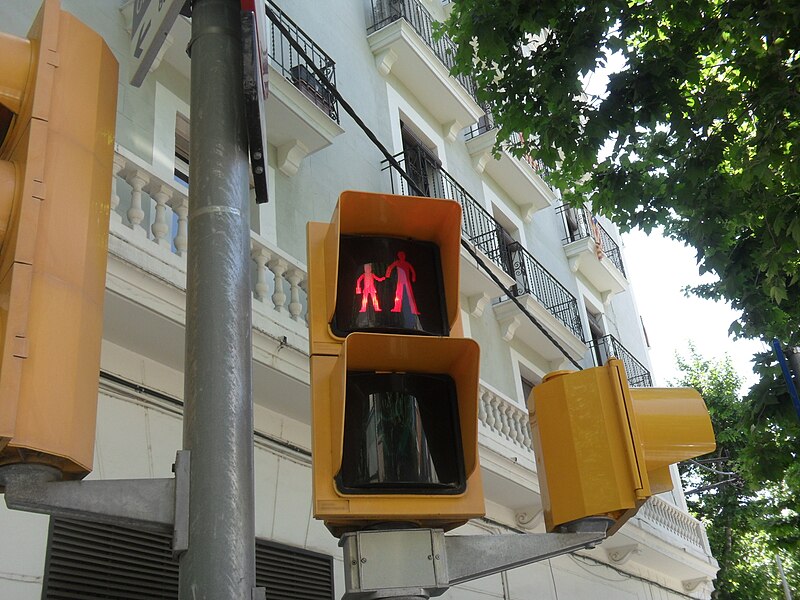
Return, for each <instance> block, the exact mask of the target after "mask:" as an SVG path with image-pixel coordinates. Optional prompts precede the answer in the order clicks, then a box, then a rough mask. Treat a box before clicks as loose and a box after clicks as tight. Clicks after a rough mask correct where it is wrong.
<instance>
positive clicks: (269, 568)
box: [256, 540, 333, 600]
mask: <svg viewBox="0 0 800 600" xmlns="http://www.w3.org/2000/svg"><path fill="white" fill-rule="evenodd" d="M256 585H258V586H261V587H265V588H267V600H333V558H332V557H331V556H328V555H327V554H318V553H316V552H309V551H308V550H301V549H299V548H292V547H291V546H284V545H282V544H276V543H275V542H267V541H264V540H256Z"/></svg>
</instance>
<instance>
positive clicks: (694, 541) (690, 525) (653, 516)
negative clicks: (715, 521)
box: [637, 496, 711, 555]
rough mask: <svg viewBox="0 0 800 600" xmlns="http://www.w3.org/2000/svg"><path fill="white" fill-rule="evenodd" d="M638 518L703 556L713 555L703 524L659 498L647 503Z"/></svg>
mask: <svg viewBox="0 0 800 600" xmlns="http://www.w3.org/2000/svg"><path fill="white" fill-rule="evenodd" d="M637 516H638V517H639V518H640V519H643V520H645V521H647V522H648V523H649V524H651V525H653V526H654V527H656V528H658V529H662V530H665V531H667V532H668V533H670V534H672V535H673V536H675V537H677V538H679V539H680V540H682V541H683V542H685V543H686V544H688V545H689V546H691V547H693V549H694V550H696V551H698V552H701V553H703V554H708V555H710V554H711V550H710V548H709V546H708V537H707V536H706V530H705V528H704V527H703V524H702V523H701V522H700V521H698V520H697V519H695V518H694V517H692V516H691V515H688V514H687V513H685V512H683V511H682V510H680V509H679V508H678V507H677V506H674V505H673V504H670V503H669V502H667V501H665V500H662V499H661V498H659V497H658V496H653V497H651V498H650V499H649V500H648V501H647V502H645V503H644V506H642V507H641V508H640V509H639V512H638V513H637Z"/></svg>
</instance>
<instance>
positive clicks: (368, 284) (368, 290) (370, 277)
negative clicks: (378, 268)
mask: <svg viewBox="0 0 800 600" xmlns="http://www.w3.org/2000/svg"><path fill="white" fill-rule="evenodd" d="M376 279H377V280H378V281H383V280H384V279H386V277H378V276H377V275H375V274H374V273H373V272H372V265H371V264H370V263H367V264H365V265H364V273H363V274H362V275H361V277H359V278H358V280H357V281H356V294H361V310H360V311H358V312H362V313H363V312H367V301H368V299H369V298H370V296H371V297H372V308H373V309H374V310H375V312H381V307H380V305H379V304H378V296H377V293H378V291H377V290H376V289H375V280H376ZM362 281H363V282H364V286H363V288H362V286H361V282H362Z"/></svg>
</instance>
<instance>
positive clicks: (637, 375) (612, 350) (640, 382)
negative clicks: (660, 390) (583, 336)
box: [589, 334, 653, 387]
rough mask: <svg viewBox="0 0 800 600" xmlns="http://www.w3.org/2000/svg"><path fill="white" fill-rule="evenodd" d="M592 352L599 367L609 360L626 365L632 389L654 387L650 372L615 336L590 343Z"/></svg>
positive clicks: (608, 336)
mask: <svg viewBox="0 0 800 600" xmlns="http://www.w3.org/2000/svg"><path fill="white" fill-rule="evenodd" d="M589 347H590V348H591V350H592V358H593V359H594V364H595V365H596V366H598V367H600V366H602V365H604V364H606V361H607V360H608V359H609V358H612V357H613V358H618V359H619V360H621V361H622V364H623V365H625V374H626V375H627V376H628V384H629V385H630V386H631V387H653V377H652V375H650V371H649V370H648V369H647V367H645V366H644V365H643V364H642V363H640V362H639V361H638V360H637V359H636V357H635V356H634V355H633V354H631V353H630V352H629V351H628V349H627V348H625V346H623V345H622V344H621V343H620V342H619V340H618V339H617V338H615V337H614V336H613V335H611V334H609V335H604V336H603V337H601V338H599V339H596V340H592V341H591V342H589Z"/></svg>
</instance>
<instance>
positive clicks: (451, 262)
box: [307, 190, 462, 354]
mask: <svg viewBox="0 0 800 600" xmlns="http://www.w3.org/2000/svg"><path fill="white" fill-rule="evenodd" d="M307 232H308V245H309V247H308V250H309V251H308V263H309V264H308V269H309V293H308V295H309V303H310V306H309V330H310V332H309V337H310V339H311V353H312V354H337V353H338V351H339V350H338V348H339V347H340V346H341V344H342V342H343V341H344V338H343V337H341V336H337V335H335V334H334V333H333V332H332V331H331V329H330V322H331V319H332V318H333V313H334V310H335V306H336V290H337V280H338V277H339V243H340V240H341V238H342V236H343V235H390V236H393V237H397V238H409V239H412V238H413V239H415V240H420V241H428V242H432V243H434V244H436V245H437V246H438V248H439V252H440V256H441V268H442V279H443V281H444V295H445V301H446V305H447V319H448V323H449V325H450V335H451V336H460V335H462V328H461V315H460V310H459V297H458V286H459V260H460V256H461V254H460V253H461V206H459V204H458V202H456V201H454V200H444V199H439V198H421V197H416V196H398V195H393V194H375V193H370V192H358V191H352V190H347V191H344V192H342V193H341V194H340V196H339V202H338V203H337V205H336V208H335V210H334V212H333V217H332V219H331V222H330V223H313V222H311V223H308V229H307ZM312 271H313V272H314V273H317V274H319V273H323V274H324V275H321V276H319V277H314V279H313V280H312V279H311V273H312Z"/></svg>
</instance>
